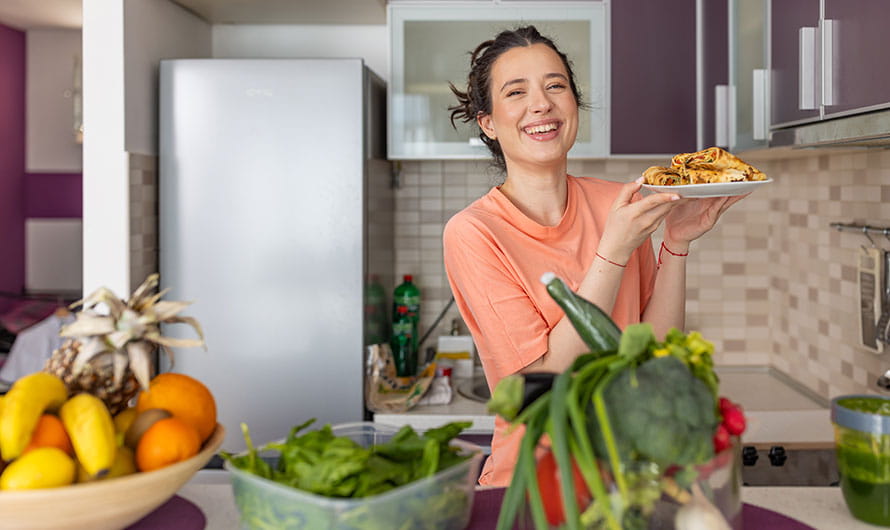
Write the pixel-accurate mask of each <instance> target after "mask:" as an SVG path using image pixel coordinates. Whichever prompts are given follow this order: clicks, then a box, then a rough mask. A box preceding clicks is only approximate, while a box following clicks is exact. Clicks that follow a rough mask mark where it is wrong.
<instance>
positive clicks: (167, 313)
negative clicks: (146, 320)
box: [146, 301, 192, 322]
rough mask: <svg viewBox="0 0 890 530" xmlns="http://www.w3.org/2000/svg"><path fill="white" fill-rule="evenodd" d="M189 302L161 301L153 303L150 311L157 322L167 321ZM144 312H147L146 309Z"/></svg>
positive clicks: (188, 304)
mask: <svg viewBox="0 0 890 530" xmlns="http://www.w3.org/2000/svg"><path fill="white" fill-rule="evenodd" d="M191 304H192V303H191V302H167V301H162V302H158V303H157V304H155V305H154V306H153V307H152V308H151V312H152V313H154V317H155V319H156V320H157V321H158V322H167V321H168V320H170V319H171V318H173V317H175V316H176V315H178V314H179V313H180V312H181V311H182V310H183V309H185V308H186V307H188V306H190V305H191ZM146 313H148V311H146ZM149 314H150V313H149Z"/></svg>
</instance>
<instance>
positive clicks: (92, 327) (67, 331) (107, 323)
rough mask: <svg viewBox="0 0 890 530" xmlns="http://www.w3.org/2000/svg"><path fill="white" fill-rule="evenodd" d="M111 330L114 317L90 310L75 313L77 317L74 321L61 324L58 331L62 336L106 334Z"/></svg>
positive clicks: (112, 329)
mask: <svg viewBox="0 0 890 530" xmlns="http://www.w3.org/2000/svg"><path fill="white" fill-rule="evenodd" d="M113 331H114V318H112V317H110V316H100V315H96V314H95V313H93V312H92V311H89V312H88V311H82V312H80V313H78V314H77V319H76V320H75V321H74V322H72V323H70V324H68V325H65V326H62V330H61V331H60V332H59V333H60V334H61V335H62V336H63V337H89V336H93V335H106V334H108V333H111V332H113Z"/></svg>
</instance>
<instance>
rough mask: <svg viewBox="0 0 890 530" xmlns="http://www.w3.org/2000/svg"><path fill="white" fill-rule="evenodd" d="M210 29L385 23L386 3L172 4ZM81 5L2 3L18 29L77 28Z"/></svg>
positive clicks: (229, 0)
mask: <svg viewBox="0 0 890 530" xmlns="http://www.w3.org/2000/svg"><path fill="white" fill-rule="evenodd" d="M171 1H172V2H174V3H176V4H179V5H181V6H183V7H185V8H186V9H188V10H190V11H192V12H194V13H195V14H197V15H198V16H200V17H201V18H203V19H204V20H207V21H208V22H210V23H212V24H385V23H386V0H171ZM82 21H83V17H82V0H0V23H2V24H5V25H7V26H10V27H13V28H17V29H20V30H28V29H37V28H80V27H81V26H82V24H83V22H82Z"/></svg>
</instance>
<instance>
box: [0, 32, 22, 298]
mask: <svg viewBox="0 0 890 530" xmlns="http://www.w3.org/2000/svg"><path fill="white" fill-rule="evenodd" d="M24 199H25V33H24V32H22V31H18V30H15V29H12V28H10V27H7V26H4V25H2V24H0V291H6V292H13V293H20V292H22V291H23V290H24V286H25V208H24V202H25V200H24ZM8 305H10V304H9V301H8V300H4V299H2V298H0V310H5V309H6V307H7V306H8Z"/></svg>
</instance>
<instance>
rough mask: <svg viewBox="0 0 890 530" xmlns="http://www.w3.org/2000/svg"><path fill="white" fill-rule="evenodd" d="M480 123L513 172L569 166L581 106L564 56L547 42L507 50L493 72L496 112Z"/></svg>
mask: <svg viewBox="0 0 890 530" xmlns="http://www.w3.org/2000/svg"><path fill="white" fill-rule="evenodd" d="M477 121H478V123H479V126H480V127H481V128H482V131H483V132H484V133H485V134H486V135H487V136H488V137H489V138H495V139H497V141H498V143H499V144H500V146H501V149H502V150H503V152H504V159H505V160H506V162H507V169H508V171H509V169H510V168H511V167H518V166H541V165H551V164H554V163H559V164H562V163H564V162H565V157H566V155H567V154H568V152H569V149H570V148H571V147H572V145H573V144H574V143H575V136H576V135H577V133H578V103H577V102H576V101H575V95H574V94H573V93H572V89H571V86H570V84H569V76H568V72H567V71H566V68H565V65H563V63H562V60H561V59H560V58H559V55H557V54H556V52H554V51H553V50H552V49H551V48H550V47H549V46H547V45H545V44H533V45H531V46H524V47H518V48H512V49H510V50H508V51H506V52H504V53H503V54H502V55H501V56H500V57H498V59H497V60H496V61H495V63H494V65H493V66H492V68H491V114H486V115H482V116H479V118H478V119H477Z"/></svg>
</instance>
